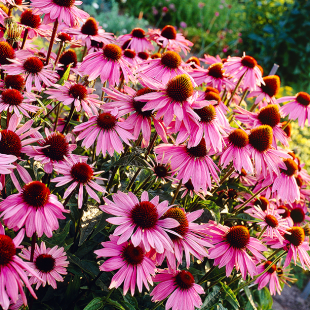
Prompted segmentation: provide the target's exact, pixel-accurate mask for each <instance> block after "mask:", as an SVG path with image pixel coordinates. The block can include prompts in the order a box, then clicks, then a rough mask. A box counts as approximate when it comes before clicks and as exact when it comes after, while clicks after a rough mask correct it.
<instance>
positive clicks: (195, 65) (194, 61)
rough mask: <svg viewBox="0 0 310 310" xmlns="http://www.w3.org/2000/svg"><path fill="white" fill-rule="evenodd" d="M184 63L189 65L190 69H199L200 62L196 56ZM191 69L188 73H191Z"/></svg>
mask: <svg viewBox="0 0 310 310" xmlns="http://www.w3.org/2000/svg"><path fill="white" fill-rule="evenodd" d="M186 63H187V64H190V65H191V69H197V68H199V67H200V60H199V59H198V58H197V57H196V56H192V57H190V58H188V59H187V60H186ZM191 69H189V71H191Z"/></svg>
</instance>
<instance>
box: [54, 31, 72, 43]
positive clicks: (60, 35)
mask: <svg viewBox="0 0 310 310" xmlns="http://www.w3.org/2000/svg"><path fill="white" fill-rule="evenodd" d="M57 38H58V39H59V40H61V41H64V42H65V41H69V42H70V41H71V40H72V39H71V37H70V35H68V34H67V33H65V32H60V33H58V35H57Z"/></svg>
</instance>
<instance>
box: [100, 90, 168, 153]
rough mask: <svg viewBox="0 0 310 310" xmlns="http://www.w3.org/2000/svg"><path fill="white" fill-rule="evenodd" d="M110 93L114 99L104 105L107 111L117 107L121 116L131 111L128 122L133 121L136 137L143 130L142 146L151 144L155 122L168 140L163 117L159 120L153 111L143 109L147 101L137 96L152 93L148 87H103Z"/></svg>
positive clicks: (156, 126)
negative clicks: (120, 88) (121, 88)
mask: <svg viewBox="0 0 310 310" xmlns="http://www.w3.org/2000/svg"><path fill="white" fill-rule="evenodd" d="M102 90H103V91H105V92H106V93H107V94H108V97H109V98H110V99H112V100H113V101H112V102H108V103H105V104H104V105H103V107H104V109H105V110H106V111H112V110H113V109H115V108H117V109H118V112H119V116H123V115H125V114H128V113H131V115H130V116H129V117H128V118H127V120H126V121H127V122H128V123H131V124H132V126H133V135H134V139H138V136H139V134H140V132H142V136H143V139H142V144H141V145H142V147H147V146H148V145H149V141H150V137H151V130H152V123H153V124H154V127H155V130H156V132H157V133H158V135H159V136H160V137H161V139H162V140H163V141H164V142H167V143H168V141H167V133H166V127H165V126H164V124H163V121H162V120H161V119H159V120H157V119H156V118H155V115H154V113H153V112H152V111H142V109H143V108H144V106H145V105H146V103H145V102H142V101H139V100H137V99H136V97H139V96H142V95H145V94H149V93H152V92H153V90H151V89H150V88H148V87H144V88H142V89H139V90H138V91H135V90H134V89H132V88H130V87H128V86H124V91H125V93H123V92H120V91H118V90H117V89H110V88H105V87H104V88H102Z"/></svg>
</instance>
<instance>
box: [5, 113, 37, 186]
mask: <svg viewBox="0 0 310 310" xmlns="http://www.w3.org/2000/svg"><path fill="white" fill-rule="evenodd" d="M22 118H23V117H22V116H21V115H19V116H18V115H16V114H14V115H12V117H11V118H10V121H9V125H8V127H7V129H3V130H1V131H0V153H1V154H2V156H3V161H4V160H5V158H6V157H5V156H4V155H3V154H6V155H7V156H8V157H10V158H11V157H15V156H16V157H15V158H18V159H21V156H22V154H23V153H25V147H26V146H27V145H29V144H32V143H34V142H37V141H38V140H39V139H40V138H42V136H41V134H40V133H39V132H38V130H39V129H40V128H41V127H37V128H31V126H32V124H33V120H30V121H28V122H26V123H25V124H23V125H22V126H20V127H19V125H20V122H21V120H22ZM17 127H19V128H17ZM14 167H16V170H17V172H18V174H19V175H20V177H21V179H22V180H23V181H24V183H25V184H27V183H29V182H31V181H32V179H31V176H30V174H29V172H28V171H27V170H26V169H25V168H24V167H23V166H21V165H20V164H18V163H17V162H16V163H14ZM0 173H1V174H2V173H3V172H0ZM10 177H11V179H12V181H13V184H14V186H15V187H16V188H17V189H18V190H21V188H20V185H19V182H18V180H17V178H16V177H15V174H14V173H11V174H10Z"/></svg>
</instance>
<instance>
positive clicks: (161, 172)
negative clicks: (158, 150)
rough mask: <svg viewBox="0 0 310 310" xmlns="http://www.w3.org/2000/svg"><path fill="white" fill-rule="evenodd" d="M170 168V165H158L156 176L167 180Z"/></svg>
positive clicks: (155, 171)
mask: <svg viewBox="0 0 310 310" xmlns="http://www.w3.org/2000/svg"><path fill="white" fill-rule="evenodd" d="M168 171H169V166H168V165H162V164H157V165H156V166H155V167H154V174H155V175H156V176H157V177H158V178H163V179H164V178H166V177H168V176H169V173H168Z"/></svg>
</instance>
